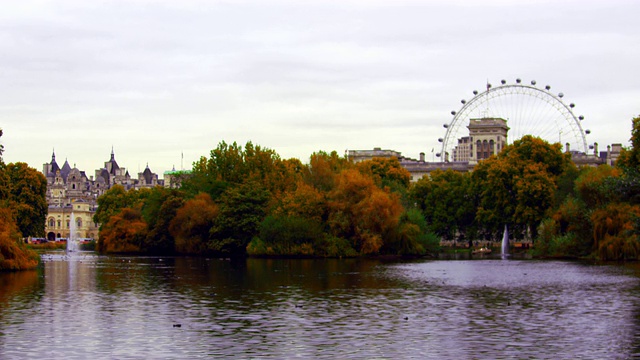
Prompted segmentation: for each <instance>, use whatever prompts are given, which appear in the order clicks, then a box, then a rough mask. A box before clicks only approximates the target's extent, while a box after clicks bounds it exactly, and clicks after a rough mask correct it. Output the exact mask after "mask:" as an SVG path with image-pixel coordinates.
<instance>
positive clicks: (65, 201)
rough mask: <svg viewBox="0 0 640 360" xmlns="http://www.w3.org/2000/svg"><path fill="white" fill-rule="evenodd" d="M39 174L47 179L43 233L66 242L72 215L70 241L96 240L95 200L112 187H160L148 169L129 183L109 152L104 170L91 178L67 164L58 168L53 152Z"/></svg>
mask: <svg viewBox="0 0 640 360" xmlns="http://www.w3.org/2000/svg"><path fill="white" fill-rule="evenodd" d="M42 172H43V173H44V175H45V177H46V178H47V193H46V198H47V203H48V205H49V210H48V214H47V218H46V219H47V220H46V222H45V232H46V234H47V238H48V239H50V240H53V239H56V238H69V235H70V231H71V218H72V214H73V218H74V219H75V222H76V224H75V231H76V233H75V234H74V238H77V239H79V238H94V239H97V236H98V224H95V223H94V222H93V215H94V214H95V212H96V209H97V207H98V202H97V199H98V197H99V196H100V195H102V194H104V193H105V192H106V191H107V190H109V189H110V188H111V187H112V186H114V185H116V184H117V185H122V186H123V187H124V188H125V189H126V190H131V189H141V188H145V187H146V188H150V187H154V186H164V180H162V179H158V174H156V173H153V172H152V171H151V169H149V165H147V167H146V168H145V169H144V171H143V172H141V173H138V179H132V178H131V176H130V175H129V172H128V171H127V169H126V168H124V167H120V166H119V165H118V163H117V161H116V159H115V154H114V152H113V149H112V150H111V158H110V159H109V161H105V163H104V167H102V168H100V169H97V170H95V178H94V177H93V176H89V177H87V174H86V173H85V172H84V171H81V170H79V169H77V168H76V167H75V166H74V167H73V168H71V166H70V165H69V162H68V161H67V160H65V162H64V164H63V165H62V167H60V166H59V165H58V163H57V162H56V154H55V152H54V153H53V154H52V156H51V162H50V163H46V164H44V165H43V168H42Z"/></svg>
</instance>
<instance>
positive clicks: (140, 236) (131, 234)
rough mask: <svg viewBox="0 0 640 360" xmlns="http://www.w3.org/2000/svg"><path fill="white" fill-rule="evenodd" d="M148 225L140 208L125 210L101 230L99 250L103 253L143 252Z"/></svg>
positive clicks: (114, 216) (112, 217) (110, 219)
mask: <svg viewBox="0 0 640 360" xmlns="http://www.w3.org/2000/svg"><path fill="white" fill-rule="evenodd" d="M146 237H147V224H146V223H145V221H144V219H142V214H141V212H140V209H139V208H128V207H127V208H124V209H122V210H121V211H120V212H119V213H117V214H115V215H113V216H111V217H110V218H109V221H108V222H107V223H106V224H104V227H103V228H101V229H100V241H99V242H98V243H97V250H98V251H99V252H102V253H140V252H143V249H144V243H145V239H146Z"/></svg>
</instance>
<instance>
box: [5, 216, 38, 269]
mask: <svg viewBox="0 0 640 360" xmlns="http://www.w3.org/2000/svg"><path fill="white" fill-rule="evenodd" d="M20 236H21V235H20V232H19V229H18V227H17V225H16V223H15V221H14V220H13V214H12V212H11V210H10V209H8V208H0V270H26V269H33V268H35V267H36V266H37V265H38V262H39V258H40V257H39V256H38V254H37V253H36V252H35V251H33V250H31V249H27V248H26V247H25V244H24V242H22V241H21V239H20Z"/></svg>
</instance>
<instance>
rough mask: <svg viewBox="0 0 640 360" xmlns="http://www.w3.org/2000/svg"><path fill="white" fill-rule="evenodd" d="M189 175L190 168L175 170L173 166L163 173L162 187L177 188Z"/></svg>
mask: <svg viewBox="0 0 640 360" xmlns="http://www.w3.org/2000/svg"><path fill="white" fill-rule="evenodd" d="M189 176H191V171H190V170H176V169H175V167H174V168H173V169H172V170H170V171H165V172H164V174H163V178H164V187H166V188H170V189H178V188H180V187H181V186H182V182H183V181H184V180H185V179H186V178H188V177H189Z"/></svg>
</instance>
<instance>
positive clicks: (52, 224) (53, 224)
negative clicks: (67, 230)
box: [49, 219, 56, 228]
mask: <svg viewBox="0 0 640 360" xmlns="http://www.w3.org/2000/svg"><path fill="white" fill-rule="evenodd" d="M54 226H56V221H55V220H54V219H49V227H50V228H52V227H54Z"/></svg>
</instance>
